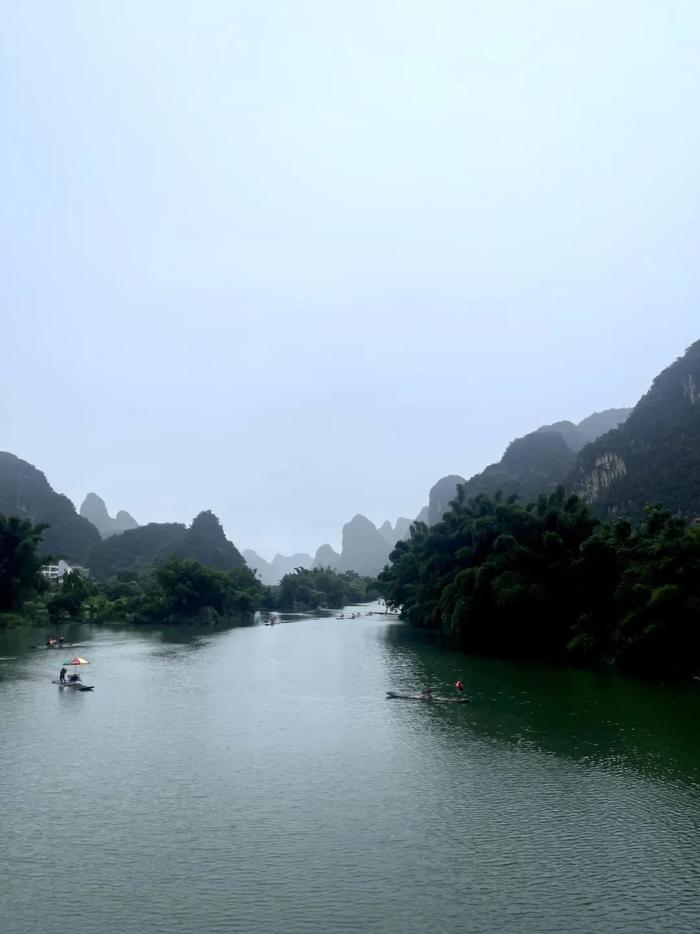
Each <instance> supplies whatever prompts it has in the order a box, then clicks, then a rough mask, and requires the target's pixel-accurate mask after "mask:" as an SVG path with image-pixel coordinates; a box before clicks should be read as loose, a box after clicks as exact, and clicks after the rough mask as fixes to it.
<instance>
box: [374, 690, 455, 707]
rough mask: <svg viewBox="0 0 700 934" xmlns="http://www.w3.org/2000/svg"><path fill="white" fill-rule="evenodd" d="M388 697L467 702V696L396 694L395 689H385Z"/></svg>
mask: <svg viewBox="0 0 700 934" xmlns="http://www.w3.org/2000/svg"><path fill="white" fill-rule="evenodd" d="M386 696H387V698H389V699H396V700H417V701H425V702H426V703H428V704H468V703H469V698H468V697H438V696H437V695H435V694H397V693H396V691H387V692H386Z"/></svg>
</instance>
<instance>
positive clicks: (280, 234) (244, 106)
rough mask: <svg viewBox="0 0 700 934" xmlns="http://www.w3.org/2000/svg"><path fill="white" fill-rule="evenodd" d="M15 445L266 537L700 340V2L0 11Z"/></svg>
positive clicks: (75, 479)
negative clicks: (212, 514)
mask: <svg viewBox="0 0 700 934" xmlns="http://www.w3.org/2000/svg"><path fill="white" fill-rule="evenodd" d="M2 20H3V26H2V31H1V32H0V104H1V106H2V127H3V141H2V145H1V146H0V171H1V172H2V195H1V198H2V201H1V208H2V228H1V233H0V237H1V242H0V264H1V268H0V273H1V276H0V282H1V288H2V311H1V314H2V318H1V323H0V340H1V341H2V356H1V358H0V359H1V361H2V365H1V366H0V374H1V375H0V388H1V396H0V428H1V431H0V449H5V450H9V451H12V452H13V453H15V454H17V455H18V456H20V457H22V458H25V459H27V460H29V461H31V462H32V463H34V464H36V465H37V466H38V467H39V468H40V469H42V470H43V471H44V472H45V473H46V474H47V476H48V478H49V481H50V482H51V484H52V485H53V486H54V488H55V489H57V490H59V491H61V492H65V493H67V494H68V495H69V496H70V497H71V498H72V499H73V500H74V501H75V502H76V503H77V504H78V505H79V504H80V502H81V500H82V498H83V496H84V495H85V493H86V492H87V491H88V490H94V491H95V492H97V493H99V494H100V495H101V496H103V497H104V498H105V500H106V501H107V504H108V506H109V507H110V510H111V511H112V512H114V511H116V510H117V509H120V508H124V509H127V510H129V511H130V512H131V513H132V514H133V515H134V516H135V518H136V519H137V520H138V521H139V522H147V521H165V520H179V521H187V522H189V521H190V520H191V518H192V517H193V516H194V515H195V514H196V513H197V512H199V511H200V510H201V509H204V508H211V509H213V510H214V511H215V512H216V513H217V514H218V515H219V516H220V517H221V519H222V521H223V524H224V528H225V529H226V532H227V534H228V535H229V536H230V537H231V538H232V539H233V540H234V541H235V543H236V544H237V545H238V546H239V547H241V548H243V547H252V548H256V549H257V550H259V551H260V552H261V553H262V554H263V555H265V556H267V557H271V556H272V554H273V553H274V552H275V551H277V550H279V551H292V550H314V549H315V548H316V547H317V546H318V545H319V544H321V543H322V542H324V541H330V542H331V543H332V544H333V545H334V546H336V547H337V546H338V545H339V541H340V529H341V526H342V524H343V523H344V522H346V521H347V520H348V519H350V518H351V517H352V516H353V515H354V514H355V513H356V512H363V513H365V514H366V515H367V516H369V517H370V518H371V519H372V520H373V521H381V520H383V519H385V518H392V519H394V518H396V517H397V516H399V515H406V516H409V517H412V516H414V515H415V514H416V513H417V512H418V511H419V509H420V508H421V506H423V505H424V503H425V502H426V501H427V493H428V490H429V488H430V486H431V485H432V484H433V483H434V482H435V480H437V479H438V478H439V477H440V476H442V475H444V474H445V473H450V472H458V473H461V474H464V475H467V476H469V475H470V474H472V473H474V472H475V471H477V470H480V469H481V468H483V467H484V466H485V465H486V464H487V463H489V462H491V461H493V460H496V459H498V458H499V457H500V455H501V454H502V451H503V449H504V447H505V446H506V444H507V443H508V442H509V441H510V440H511V439H512V438H514V437H516V436H519V435H522V434H524V433H526V432H527V431H529V430H531V429H533V428H535V427H537V426H538V425H540V424H542V423H544V422H550V421H553V420H556V419H562V418H570V419H574V420H578V419H580V418H582V417H583V416H585V415H587V414H589V413H590V412H592V411H594V410H597V409H601V408H607V407H610V406H619V405H626V404H631V403H634V402H635V401H636V400H637V398H638V397H639V396H640V394H641V393H642V392H643V391H645V389H646V388H647V386H648V384H649V382H650V379H651V377H652V376H654V375H655V374H656V373H657V372H658V371H659V370H660V369H661V368H663V367H664V366H665V365H667V364H668V363H670V362H671V361H672V360H673V359H674V358H675V357H676V356H678V355H679V354H680V353H682V351H683V350H684V348H685V347H686V346H687V345H688V344H689V343H691V341H693V340H695V339H697V338H700V314H699V307H700V306H699V305H698V292H699V291H700V273H699V269H700V264H699V256H698V240H699V238H698V227H699V220H698V218H699V216H700V215H699V213H698V207H699V204H698V201H699V198H698V194H699V188H700V183H699V178H700V174H699V172H698V166H699V165H700V55H699V54H698V50H699V48H700V6H699V5H698V4H697V2H695V0H688V2H681V0H664V2H659V0H649V2H645V0H630V2H625V0H615V2H610V0H600V2H596V0H590V2H586V0H577V2H574V0H534V2H527V0H510V2H505V0H502V2H499V0H287V2H275V0H239V2H235V0H221V2H214V0H196V2H195V0H189V2H177V0H162V2H158V0H148V2H145V3H144V2H141V0H140V2H124V0H120V2H115V0H110V2H100V0H84V2H61V0H45V2H36V0H22V2H19V3H12V2H7V3H5V4H3V12H2Z"/></svg>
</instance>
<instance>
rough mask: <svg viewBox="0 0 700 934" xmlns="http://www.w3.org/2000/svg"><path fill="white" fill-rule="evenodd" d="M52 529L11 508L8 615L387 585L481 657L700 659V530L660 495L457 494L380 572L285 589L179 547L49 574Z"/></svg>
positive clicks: (133, 613) (240, 620)
mask: <svg viewBox="0 0 700 934" xmlns="http://www.w3.org/2000/svg"><path fill="white" fill-rule="evenodd" d="M44 529H45V526H42V525H33V524H32V523H31V522H29V521H28V520H24V519H19V518H17V517H5V516H0V628H8V627H11V626H21V625H30V626H34V627H46V628H55V627H59V628H60V625H61V623H64V624H69V623H71V622H90V623H103V624H109V623H125V624H131V625H171V624H192V623H195V624H224V625H227V624H228V625H246V624H249V623H250V622H252V618H253V615H254V613H255V612H256V611H257V610H262V611H268V612H298V611H302V612H304V611H313V610H317V609H336V608H339V607H344V606H347V605H352V604H360V603H366V602H369V601H371V600H373V599H376V598H378V597H381V598H383V599H384V600H385V601H386V604H387V605H391V606H394V607H396V608H399V609H400V615H401V618H402V619H403V620H405V621H407V622H408V623H409V624H410V625H413V626H416V627H418V628H422V629H427V630H432V631H435V632H437V633H441V634H444V635H447V636H448V637H449V639H450V643H451V644H452V645H454V646H455V647H457V648H459V649H460V650H462V651H465V652H467V653H469V654H474V655H491V656H499V657H507V658H515V659H517V658H530V659H543V660H549V661H553V662H555V663H565V664H576V665H585V666H596V665H599V664H612V665H614V666H615V667H617V668H619V669H621V670H624V671H628V672H631V673H634V674H640V675H645V676H653V677H670V676H673V677H688V676H690V675H694V674H696V673H697V672H698V670H700V528H697V527H695V526H689V525H688V524H686V523H685V522H684V521H683V520H681V519H679V518H677V517H674V516H672V515H670V514H669V513H668V512H665V511H664V510H662V509H660V508H658V507H650V508H648V509H647V512H646V518H645V520H644V521H643V522H642V523H640V524H638V525H632V524H631V523H630V522H628V521H627V520H624V519H618V520H616V521H613V522H604V521H601V520H600V519H598V518H596V517H595V516H594V515H593V514H592V513H591V511H590V510H589V508H588V507H587V506H586V505H585V503H583V501H582V500H581V499H579V498H578V497H576V496H572V495H568V494H566V493H565V491H564V490H563V489H562V488H560V489H558V490H557V491H556V492H555V493H552V494H550V495H543V496H540V497H539V498H538V499H537V500H536V501H535V502H532V503H528V504H522V503H520V502H519V501H518V499H517V497H516V496H510V497H508V498H505V497H503V496H502V495H501V494H498V493H497V494H495V495H493V496H487V495H480V496H477V497H475V498H473V499H467V497H466V495H465V490H464V487H463V486H461V485H460V487H458V493H457V497H456V499H455V500H454V501H453V502H452V503H451V504H450V509H449V511H448V512H446V513H445V514H444V517H443V519H442V521H441V522H438V523H437V524H435V525H433V526H428V525H426V524H425V523H423V522H415V523H413V524H412V526H411V528H410V533H409V537H408V538H407V539H404V540H402V541H400V542H398V544H397V545H396V546H395V548H394V550H393V551H392V552H391V555H390V563H389V564H388V565H387V566H386V567H385V569H384V570H383V571H382V573H381V574H380V575H379V577H378V578H371V577H362V576H360V575H359V574H356V573H355V572H352V571H349V572H344V573H339V572H337V571H335V570H333V569H331V568H314V569H305V568H301V567H300V568H296V569H295V570H294V571H293V572H292V573H290V574H287V575H285V576H284V577H283V578H282V580H281V581H280V583H279V584H278V585H276V586H274V587H266V586H264V585H263V584H262V583H261V582H260V580H259V578H258V577H257V575H256V574H255V572H253V571H251V570H250V569H249V568H247V567H235V568H233V569H231V570H226V571H224V570H218V569H216V568H213V567H210V566H207V565H205V564H202V563H201V562H199V561H196V560H193V559H189V558H181V557H176V556H171V557H169V558H167V559H165V560H161V561H159V562H157V563H156V564H154V566H153V567H152V568H150V569H147V570H144V571H142V572H136V571H123V572H121V573H118V574H116V576H114V577H113V578H111V579H110V580H107V581H96V580H94V579H92V578H91V577H89V576H86V575H85V574H83V573H81V572H79V571H77V570H74V571H71V572H70V573H68V574H66V575H65V576H64V577H63V579H62V582H61V583H60V584H56V583H49V582H47V581H45V580H44V579H43V578H42V576H41V573H40V568H41V565H42V564H43V563H44V561H45V560H46V557H45V556H42V557H41V558H40V557H39V547H40V544H41V539H42V533H43V531H44Z"/></svg>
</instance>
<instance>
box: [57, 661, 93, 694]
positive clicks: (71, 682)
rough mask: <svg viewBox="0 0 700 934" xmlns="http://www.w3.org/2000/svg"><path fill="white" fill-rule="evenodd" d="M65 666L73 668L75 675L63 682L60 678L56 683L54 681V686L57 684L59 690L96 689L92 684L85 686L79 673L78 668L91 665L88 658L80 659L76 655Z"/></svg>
mask: <svg viewBox="0 0 700 934" xmlns="http://www.w3.org/2000/svg"><path fill="white" fill-rule="evenodd" d="M63 664H64V666H65V665H72V666H73V673H72V674H71V675H69V676H68V678H67V679H66V680H65V681H61V679H60V678H57V679H56V680H55V681H52V682H51V683H52V684H57V685H58V686H59V688H70V689H71V690H73V691H94V690H95V687H94V685H92V684H83V681H82V679H81V677H80V675H79V673H78V668H79V667H80V666H81V665H89V664H90V662H89V661H88V660H87V659H86V658H80V656H78V655H76V656H75V658H69V659H67V660H66V661H64V662H63Z"/></svg>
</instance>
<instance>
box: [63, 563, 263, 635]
mask: <svg viewBox="0 0 700 934" xmlns="http://www.w3.org/2000/svg"><path fill="white" fill-rule="evenodd" d="M68 576H69V577H70V576H71V575H68ZM83 586H84V590H83V594H82V596H83V599H82V602H81V604H80V609H79V611H78V614H77V615H78V616H79V617H80V618H82V619H89V620H93V621H95V622H120V621H121V622H127V623H164V624H165V623H168V624H173V623H181V622H192V621H197V622H219V621H222V622H223V621H225V620H231V619H241V618H244V617H249V616H251V614H252V613H253V611H254V610H255V609H256V607H257V606H258V604H259V603H260V602H261V600H262V597H263V594H264V588H263V587H262V585H261V584H260V583H259V581H257V580H256V578H255V575H254V574H253V573H252V571H249V570H248V568H233V569H232V570H230V571H219V570H218V569H217V568H212V567H207V566H206V565H204V564H201V563H200V562H199V561H193V560H191V559H189V558H177V557H175V556H173V557H171V558H168V559H167V560H165V561H162V562H160V563H159V564H157V565H156V566H155V567H154V568H153V569H152V570H151V571H150V572H148V573H146V574H141V575H139V574H136V573H135V572H133V571H124V572H122V573H121V574H119V575H118V576H117V577H116V578H114V579H112V580H110V581H106V582H103V583H95V582H93V581H89V580H87V581H86V580H85V579H83ZM62 590H63V588H61V590H60V591H59V592H58V593H57V594H56V596H55V597H54V602H53V603H50V604H49V611H50V612H51V610H52V605H53V606H56V605H58V606H59V607H60V608H61V609H62V610H63V611H64V612H67V613H68V615H71V616H74V615H75V614H73V613H72V611H71V607H72V603H71V599H72V596H73V592H72V588H71V592H70V593H69V595H68V597H67V598H66V597H65V596H64V594H63V593H62ZM66 599H67V600H68V601H69V602H68V605H66V603H65V601H66ZM52 615H53V614H52Z"/></svg>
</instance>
